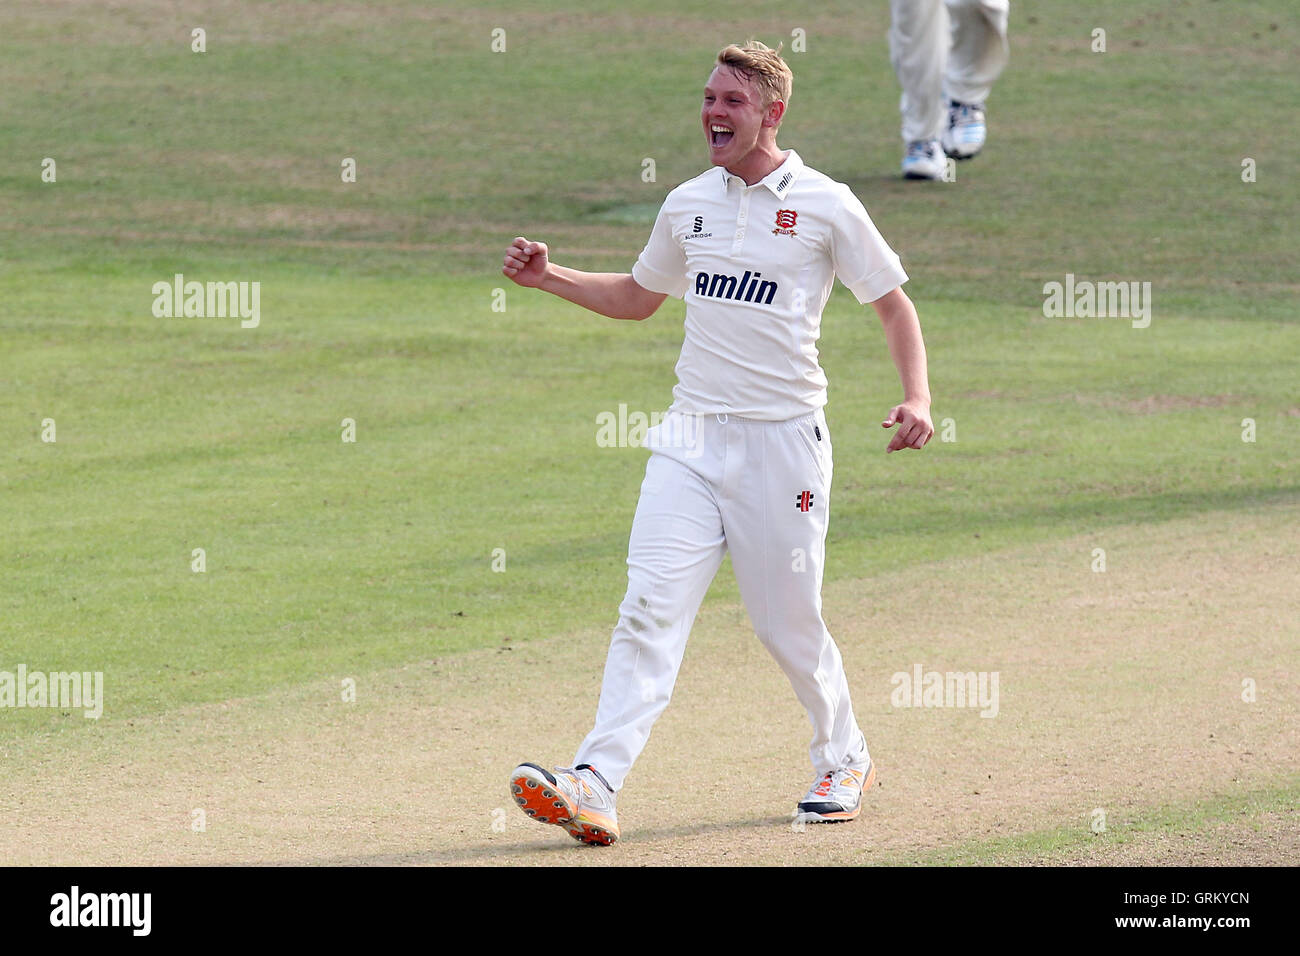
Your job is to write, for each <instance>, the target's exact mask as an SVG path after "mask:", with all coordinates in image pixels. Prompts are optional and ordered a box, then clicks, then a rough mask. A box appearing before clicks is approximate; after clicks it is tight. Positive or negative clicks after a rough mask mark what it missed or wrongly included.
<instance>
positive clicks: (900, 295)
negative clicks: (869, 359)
mask: <svg viewBox="0 0 1300 956" xmlns="http://www.w3.org/2000/svg"><path fill="white" fill-rule="evenodd" d="M871 305H872V307H873V308H874V309H875V310H876V315H878V316H880V324H881V325H882V326H884V329H885V341H886V342H887V343H888V344H889V355H890V357H891V358H892V359H893V360H894V367H895V368H896V369H898V377H899V380H900V381H901V382H902V383H903V401H902V402H901V403H900V404H898V405H895V406H894V407H893V408H891V409H890V410H889V414H888V415H887V416H885V420H884V421H882V422H881V423H880V427H881V428H892V427H893V426H894V425H898V431H896V432H894V437H893V440H892V441H890V443H889V447H887V448H886V449H885V452H886V454H888V453H889V452H891V451H898V450H899V449H900V448H921V447H922V446H924V445H925V443H926V442H928V441H929V440H930V438H931V437H932V436H933V435H934V423H933V422H931V421H930V377H929V372H928V370H927V368H926V361H925V340H924V338H922V336H921V320H920V319H919V318H918V317H917V315H916V306H914V305H913V304H912V300H911V299H909V298H908V297H907V293H906V292H904V291H903V287H902V286H897V287H896V288H895V289H894V291H892V292H887V293H885V294H884V295H883V296H881V297H880V298H879V299H876V300H875V301H874V302H872V303H871Z"/></svg>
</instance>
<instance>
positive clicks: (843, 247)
mask: <svg viewBox="0 0 1300 956" xmlns="http://www.w3.org/2000/svg"><path fill="white" fill-rule="evenodd" d="M843 190H844V191H843V193H842V199H841V202H840V204H839V208H838V209H837V210H836V212H835V226H834V230H833V232H832V240H831V241H832V243H833V246H832V249H831V257H832V260H833V261H834V264H835V274H836V275H837V276H839V280H840V281H841V282H843V283H844V285H845V286H846V287H847V288H848V290H849V291H850V292H852V293H853V294H854V296H856V297H857V300H858V301H859V302H861V303H862V304H863V305H866V304H867V303H868V302H875V301H876V300H877V299H879V298H880V297H881V296H883V295H886V294H888V293H890V292H893V291H894V290H895V289H896V288H898V287H899V286H900V285H902V284H903V283H904V282H906V281H907V273H906V272H904V271H903V265H902V263H901V262H899V261H898V256H897V254H895V252H894V250H893V249H891V248H889V244H888V243H886V242H885V240H884V237H883V236H881V235H880V230H878V229H877V228H876V224H875V223H873V222H872V221H871V217H870V216H868V215H867V210H866V208H865V207H864V206H863V205H862V201H861V200H859V199H858V197H857V196H855V195H854V194H853V190H851V189H849V188H848V187H847V186H845V187H843Z"/></svg>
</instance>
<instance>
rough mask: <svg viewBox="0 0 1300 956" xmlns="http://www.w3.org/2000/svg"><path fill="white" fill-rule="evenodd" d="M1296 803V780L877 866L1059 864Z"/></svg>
mask: <svg viewBox="0 0 1300 956" xmlns="http://www.w3.org/2000/svg"><path fill="white" fill-rule="evenodd" d="M1297 802H1300V780H1296V779H1291V780H1289V781H1288V782H1286V783H1284V784H1282V785H1280V786H1276V787H1266V788H1263V789H1259V790H1252V791H1248V792H1245V793H1233V794H1226V795H1225V794H1219V795H1215V796H1213V797H1208V798H1205V799H1202V800H1196V801H1192V802H1190V803H1185V804H1169V805H1163V806H1159V807H1153V808H1151V809H1148V810H1143V811H1140V812H1136V813H1129V814H1124V815H1121V817H1120V818H1119V819H1118V820H1117V819H1115V815H1114V814H1108V815H1107V817H1106V819H1105V829H1104V830H1102V831H1101V832H1096V833H1094V832H1093V830H1092V824H1093V818H1092V815H1091V814H1088V815H1087V816H1084V817H1082V818H1081V819H1080V820H1079V821H1078V822H1077V824H1075V825H1074V826H1063V827H1053V828H1052V829H1049V830H1040V831H1035V832H1033V833H1020V834H1014V835H1012V836H1007V837H999V838H997V839H993V840H975V841H971V842H970V843H966V844H963V845H961V846H956V847H944V848H942V849H938V850H930V851H926V852H924V853H921V854H907V855H903V856H897V857H891V858H890V859H887V860H882V861H879V865H881V866H902V865H920V866H1015V865H1024V864H1027V863H1034V864H1038V865H1049V866H1050V865H1053V864H1059V863H1060V862H1062V861H1065V860H1073V859H1076V858H1078V857H1081V856H1084V857H1086V856H1087V854H1089V853H1092V852H1104V851H1105V850H1106V849H1108V848H1124V847H1139V846H1142V845H1143V844H1146V843H1149V842H1152V841H1158V840H1161V839H1163V838H1174V839H1179V840H1185V839H1186V838H1187V837H1188V836H1189V835H1196V836H1200V837H1205V836H1206V835H1208V834H1209V832H1210V831H1212V830H1213V829H1214V828H1216V827H1218V826H1221V825H1223V824H1229V825H1234V824H1236V825H1240V824H1245V825H1247V826H1250V827H1251V828H1252V829H1255V830H1258V829H1259V828H1260V826H1261V823H1260V821H1261V820H1262V819H1263V818H1265V817H1266V816H1268V815H1270V814H1292V813H1295V809H1296V806H1297Z"/></svg>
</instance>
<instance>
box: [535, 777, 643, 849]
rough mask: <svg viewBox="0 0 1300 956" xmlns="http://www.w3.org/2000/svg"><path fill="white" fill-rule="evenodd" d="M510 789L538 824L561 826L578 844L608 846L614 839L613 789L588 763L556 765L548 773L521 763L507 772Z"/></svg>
mask: <svg viewBox="0 0 1300 956" xmlns="http://www.w3.org/2000/svg"><path fill="white" fill-rule="evenodd" d="M510 792H511V793H512V794H513V795H514V798H515V803H517V804H519V807H520V809H522V810H523V811H524V813H526V814H528V815H529V816H530V817H532V818H533V819H534V820H536V821H537V822H538V823H552V824H555V825H556V826H561V827H564V829H565V832H567V833H568V834H569V836H571V837H573V838H574V839H575V840H577V841H578V842H579V843H590V844H592V845H594V846H609V845H610V844H611V843H613V842H614V841H616V840H617V839H618V815H617V813H615V811H614V790H613V789H612V788H611V787H610V785H609V784H608V783H606V782H605V778H604V777H602V776H601V775H600V772H599V771H598V770H597V769H596V768H595V767H593V766H592V765H591V764H586V763H584V764H579V765H578V766H576V767H556V768H555V772H554V773H552V772H551V771H549V770H546V769H544V768H542V767H539V766H537V764H535V763H521V764H520V765H519V766H518V767H516V768H515V769H514V772H513V773H511V774H510Z"/></svg>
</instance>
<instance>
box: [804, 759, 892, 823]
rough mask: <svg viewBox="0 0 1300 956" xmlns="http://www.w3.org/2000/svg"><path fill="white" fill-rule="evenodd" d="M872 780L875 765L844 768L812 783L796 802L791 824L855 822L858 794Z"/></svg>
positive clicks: (859, 808) (859, 806) (859, 810)
mask: <svg viewBox="0 0 1300 956" xmlns="http://www.w3.org/2000/svg"><path fill="white" fill-rule="evenodd" d="M875 779H876V766H875V764H872V763H868V764H867V766H866V768H865V769H860V770H859V769H854V768H851V767H844V768H842V769H840V770H835V771H832V772H831V773H828V774H824V775H823V776H821V777H819V778H818V779H817V780H815V781H813V785H812V789H810V790H809V791H808V793H807V794H805V795H804V798H803V799H802V800H801V801H799V808H798V811H797V812H796V814H795V818H794V822H795V823H844V822H846V821H848V820H855V819H857V816H858V814H859V813H860V812H861V810H862V791H863V790H864V789H865V788H867V787H870V786H871V784H872V783H874V782H875Z"/></svg>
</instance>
